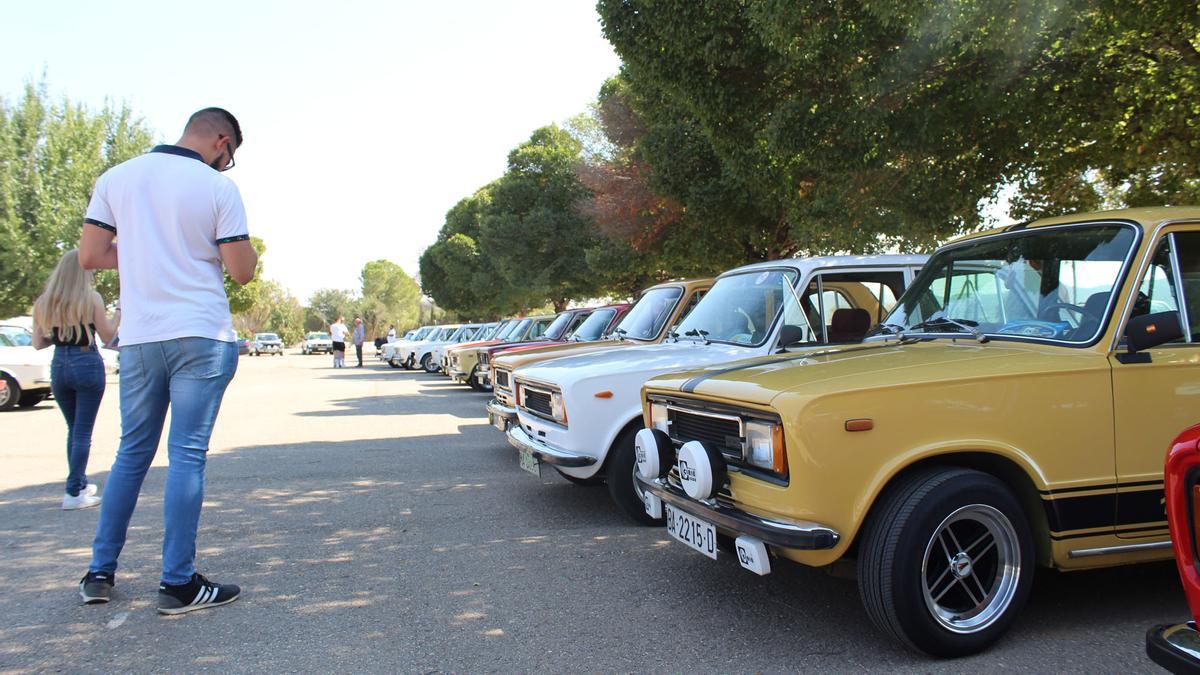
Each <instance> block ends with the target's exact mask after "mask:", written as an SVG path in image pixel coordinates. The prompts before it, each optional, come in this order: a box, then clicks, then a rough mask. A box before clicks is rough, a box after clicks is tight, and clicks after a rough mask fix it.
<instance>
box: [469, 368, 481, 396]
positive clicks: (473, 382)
mask: <svg viewBox="0 0 1200 675" xmlns="http://www.w3.org/2000/svg"><path fill="white" fill-rule="evenodd" d="M478 374H479V366H478V365H476V366H475V367H473V368H471V374H470V375H468V376H467V386H468V387H470V388H472V389H474V390H475V391H484V388H483V385H482V384H479V380H477V379H476V378H475V376H476V375H478Z"/></svg>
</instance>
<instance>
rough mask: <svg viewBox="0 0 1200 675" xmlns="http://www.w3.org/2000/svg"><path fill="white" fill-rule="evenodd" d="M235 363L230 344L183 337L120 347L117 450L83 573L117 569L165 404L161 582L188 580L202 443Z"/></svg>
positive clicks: (202, 460)
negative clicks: (168, 426) (89, 560)
mask: <svg viewBox="0 0 1200 675" xmlns="http://www.w3.org/2000/svg"><path fill="white" fill-rule="evenodd" d="M237 362H238V352H237V343H234V342H220V341H217V340H208V339H205V338H191V337H189V338H179V339H176V340H167V341H164V342H147V343H144V344H136V345H122V346H121V447H120V448H119V449H118V450H117V458H116V460H115V461H114V462H113V466H112V472H111V473H110V474H109V475H108V483H106V484H105V486H104V501H103V502H102V503H101V504H100V521H99V522H98V523H97V524H96V539H95V541H93V542H92V563H91V565H90V566H89V568H88V569H89V570H90V571H92V572H108V573H110V574H111V573H114V572H116V571H117V557H118V556H120V555H121V549H122V547H124V546H125V535H126V532H127V531H128V529H129V519H130V517H132V516H133V509H134V507H135V506H137V499H138V493H140V492H141V489H142V480H143V479H144V478H145V477H146V471H147V470H148V469H149V468H150V462H151V460H153V459H154V453H155V452H156V451H157V450H158V441H159V438H160V437H161V436H162V429H163V423H164V421H165V418H166V415H167V406H168V405H170V407H171V429H170V431H169V432H168V435H167V453H168V455H167V457H168V460H169V461H170V465H169V466H168V468H167V484H166V488H165V491H164V494H163V530H164V532H163V550H162V562H163V573H162V581H163V583H166V584H183V583H187V582H189V581H191V579H192V574H193V573H194V572H195V571H196V566H195V563H196V528H197V527H198V526H199V524H200V507H201V505H202V504H203V503H204V464H205V461H206V459H207V457H208V440H209V437H211V436H212V429H213V425H214V424H215V422H216V420H217V411H218V410H220V408H221V398H222V397H223V396H224V395H225V388H226V387H227V386H228V385H229V381H230V380H232V379H233V374H234V372H236V371H237Z"/></svg>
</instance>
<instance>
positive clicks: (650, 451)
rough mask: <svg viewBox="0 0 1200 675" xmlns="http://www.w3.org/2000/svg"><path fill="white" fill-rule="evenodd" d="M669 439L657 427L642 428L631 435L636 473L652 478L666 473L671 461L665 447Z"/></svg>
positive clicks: (668, 443) (669, 444)
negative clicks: (635, 459) (634, 434)
mask: <svg viewBox="0 0 1200 675" xmlns="http://www.w3.org/2000/svg"><path fill="white" fill-rule="evenodd" d="M670 447H671V439H670V438H669V437H668V436H667V435H666V434H665V433H663V432H661V431H659V430H658V429H642V430H641V431H638V432H637V435H636V436H634V437H633V452H634V456H635V457H636V458H637V471H638V475H640V476H641V477H642V478H645V479H646V480H653V479H655V478H658V477H660V476H663V475H664V474H666V473H667V470H669V469H670V468H671V463H670V461H669V460H668V457H667V449H668V448H670Z"/></svg>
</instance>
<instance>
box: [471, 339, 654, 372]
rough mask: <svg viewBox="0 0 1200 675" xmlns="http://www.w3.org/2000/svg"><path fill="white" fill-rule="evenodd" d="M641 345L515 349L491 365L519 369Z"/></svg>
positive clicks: (582, 344) (606, 343)
mask: <svg viewBox="0 0 1200 675" xmlns="http://www.w3.org/2000/svg"><path fill="white" fill-rule="evenodd" d="M640 344H643V343H637V342H621V341H618V340H598V341H596V342H555V343H553V344H549V345H545V346H541V347H531V348H529V349H516V350H513V351H512V352H511V353H509V352H503V353H501V354H500V355H499V356H497V357H496V358H494V359H492V363H493V364H494V365H495V366H496V367H497V368H519V367H521V366H525V365H528V364H530V363H536V362H538V361H546V360H548V359H556V358H560V357H563V356H579V355H582V354H591V353H593V352H599V351H604V350H606V349H612V348H614V347H636V346H638V345H640Z"/></svg>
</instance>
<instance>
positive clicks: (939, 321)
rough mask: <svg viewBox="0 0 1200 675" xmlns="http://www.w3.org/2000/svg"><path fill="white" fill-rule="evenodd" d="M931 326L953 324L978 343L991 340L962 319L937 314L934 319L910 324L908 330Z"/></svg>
mask: <svg viewBox="0 0 1200 675" xmlns="http://www.w3.org/2000/svg"><path fill="white" fill-rule="evenodd" d="M933 326H954V327H956V328H961V329H962V330H964V331H966V332H968V333H970V334H971V337H973V338H975V341H976V342H978V343H979V344H984V343H985V342H988V341H989V340H991V338H989V337H988V336H986V335H984V334H983V333H982V332H981V331H980V330H979V329H978V328H976V327H975V326H972V325H970V324H967V323H963V322H962V321H956V320H954V319H951V318H949V317H945V316H939V317H937V318H934V319H928V320H926V321H922V322H920V323H918V324H916V325H915V326H911V327H910V328H909V330H920V329H922V328H931V327H933Z"/></svg>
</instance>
